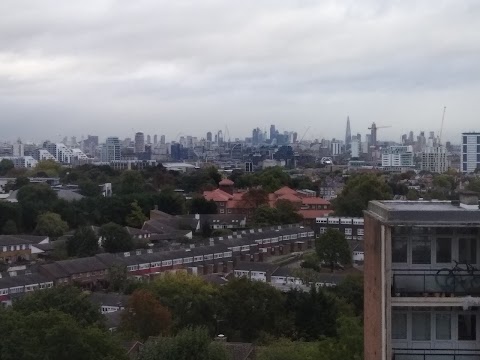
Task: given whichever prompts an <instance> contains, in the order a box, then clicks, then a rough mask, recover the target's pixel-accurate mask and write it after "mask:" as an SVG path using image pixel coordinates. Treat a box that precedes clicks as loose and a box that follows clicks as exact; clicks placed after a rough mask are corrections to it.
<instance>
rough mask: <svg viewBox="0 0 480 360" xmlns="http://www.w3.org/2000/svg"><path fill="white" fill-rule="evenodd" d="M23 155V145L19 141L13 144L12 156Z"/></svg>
mask: <svg viewBox="0 0 480 360" xmlns="http://www.w3.org/2000/svg"><path fill="white" fill-rule="evenodd" d="M24 155H25V148H24V146H23V143H22V142H21V141H20V139H19V140H18V141H17V142H16V143H15V144H13V156H17V157H18V156H24Z"/></svg>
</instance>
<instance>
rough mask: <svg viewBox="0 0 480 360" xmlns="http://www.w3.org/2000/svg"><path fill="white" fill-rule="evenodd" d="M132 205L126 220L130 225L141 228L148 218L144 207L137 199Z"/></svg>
mask: <svg viewBox="0 0 480 360" xmlns="http://www.w3.org/2000/svg"><path fill="white" fill-rule="evenodd" d="M130 206H131V207H132V211H131V212H130V214H128V215H127V218H126V219H125V221H126V223H127V225H128V226H131V227H134V228H141V227H142V226H143V223H144V222H145V220H147V217H146V216H145V214H144V213H143V211H142V208H141V207H140V206H139V205H138V202H137V200H135V201H134V202H132V203H131V204H130Z"/></svg>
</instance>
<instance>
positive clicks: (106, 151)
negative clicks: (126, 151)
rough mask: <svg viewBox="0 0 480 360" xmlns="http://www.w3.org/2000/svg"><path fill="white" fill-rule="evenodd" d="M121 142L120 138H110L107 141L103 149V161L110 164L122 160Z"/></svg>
mask: <svg viewBox="0 0 480 360" xmlns="http://www.w3.org/2000/svg"><path fill="white" fill-rule="evenodd" d="M120 158H121V153H120V140H119V139H118V137H109V138H107V140H106V141H105V144H104V145H103V149H102V161H104V162H110V161H114V160H120Z"/></svg>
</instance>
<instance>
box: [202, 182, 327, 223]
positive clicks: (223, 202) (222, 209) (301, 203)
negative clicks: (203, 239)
mask: <svg viewBox="0 0 480 360" xmlns="http://www.w3.org/2000/svg"><path fill="white" fill-rule="evenodd" d="M247 194H248V192H247V191H244V190H236V189H235V186H234V183H233V181H231V180H229V179H224V180H222V181H220V183H219V187H218V189H215V190H212V191H205V192H204V193H203V196H204V198H205V199H207V200H213V201H214V202H215V203H216V204H217V207H218V211H219V213H220V214H245V215H247V216H249V215H251V214H252V213H253V212H254V211H255V209H256V208H257V207H258V204H257V203H256V201H252V199H250V198H249V197H248V195H247ZM279 200H287V201H290V202H291V203H292V204H294V205H295V206H296V207H297V209H298V213H299V214H301V215H302V216H303V218H304V224H305V225H306V226H313V224H314V223H315V219H316V218H318V217H322V216H327V215H328V214H330V213H332V212H333V210H332V209H331V205H330V202H329V201H328V200H325V199H323V198H320V197H317V196H316V193H315V192H314V191H310V190H294V189H291V188H289V187H288V186H284V187H282V188H280V189H278V190H277V191H275V192H273V193H270V194H268V200H267V204H268V205H269V206H271V207H274V206H275V204H276V203H277V201H279Z"/></svg>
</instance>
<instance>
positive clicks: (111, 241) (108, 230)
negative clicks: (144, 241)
mask: <svg viewBox="0 0 480 360" xmlns="http://www.w3.org/2000/svg"><path fill="white" fill-rule="evenodd" d="M99 235H100V236H101V237H102V246H103V248H104V249H105V251H107V252H110V253H115V252H124V251H130V250H132V249H133V247H134V244H133V239H132V237H131V236H130V234H129V233H128V232H127V230H126V229H125V228H123V227H122V226H120V225H117V224H115V223H112V222H111V223H108V224H105V225H102V227H101V228H100V230H99Z"/></svg>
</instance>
